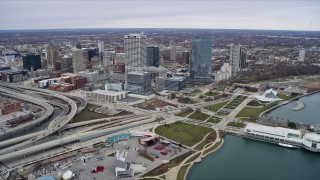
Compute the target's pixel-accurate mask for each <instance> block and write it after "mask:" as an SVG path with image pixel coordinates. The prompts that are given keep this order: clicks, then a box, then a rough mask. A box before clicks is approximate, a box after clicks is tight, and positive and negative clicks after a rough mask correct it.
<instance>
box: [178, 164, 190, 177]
mask: <svg viewBox="0 0 320 180" xmlns="http://www.w3.org/2000/svg"><path fill="white" fill-rule="evenodd" d="M189 166H190V164H188V165H183V166H181V168H180V169H179V171H178V175H177V180H184V175H185V174H186V172H187V169H188V167H189Z"/></svg>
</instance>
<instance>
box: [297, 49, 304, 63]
mask: <svg viewBox="0 0 320 180" xmlns="http://www.w3.org/2000/svg"><path fill="white" fill-rule="evenodd" d="M305 56H306V50H304V49H301V50H299V57H298V61H300V62H304V58H305Z"/></svg>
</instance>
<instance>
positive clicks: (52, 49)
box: [46, 42, 59, 69]
mask: <svg viewBox="0 0 320 180" xmlns="http://www.w3.org/2000/svg"><path fill="white" fill-rule="evenodd" d="M46 59H47V67H48V69H53V68H54V64H55V63H56V62H57V61H58V60H59V48H58V46H57V45H56V44H55V43H54V42H51V43H49V45H48V47H46Z"/></svg>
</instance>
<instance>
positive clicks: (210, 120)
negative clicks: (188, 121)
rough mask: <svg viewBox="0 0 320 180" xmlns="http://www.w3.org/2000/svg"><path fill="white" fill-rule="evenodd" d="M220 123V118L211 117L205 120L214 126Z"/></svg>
mask: <svg viewBox="0 0 320 180" xmlns="http://www.w3.org/2000/svg"><path fill="white" fill-rule="evenodd" d="M220 121H221V118H219V117H215V116H211V117H210V118H209V119H208V120H207V122H212V123H215V124H218V123H219V122H220Z"/></svg>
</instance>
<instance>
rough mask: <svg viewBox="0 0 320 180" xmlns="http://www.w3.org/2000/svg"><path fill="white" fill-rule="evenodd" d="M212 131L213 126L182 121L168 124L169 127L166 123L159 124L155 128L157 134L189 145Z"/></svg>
mask: <svg viewBox="0 0 320 180" xmlns="http://www.w3.org/2000/svg"><path fill="white" fill-rule="evenodd" d="M211 131H212V129H211V128H207V127H202V126H197V125H193V124H187V123H183V122H180V121H177V122H175V123H172V124H168V125H167V127H165V126H164V125H162V126H158V127H157V128H156V129H155V132H156V133H157V134H159V135H161V136H164V137H166V138H168V139H172V140H174V141H176V142H180V143H181V144H184V145H187V146H192V145H194V144H196V143H198V142H199V141H201V140H202V139H203V137H204V136H205V135H206V134H208V133H209V132H211Z"/></svg>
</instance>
